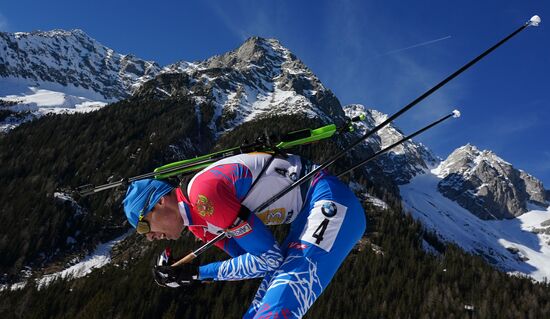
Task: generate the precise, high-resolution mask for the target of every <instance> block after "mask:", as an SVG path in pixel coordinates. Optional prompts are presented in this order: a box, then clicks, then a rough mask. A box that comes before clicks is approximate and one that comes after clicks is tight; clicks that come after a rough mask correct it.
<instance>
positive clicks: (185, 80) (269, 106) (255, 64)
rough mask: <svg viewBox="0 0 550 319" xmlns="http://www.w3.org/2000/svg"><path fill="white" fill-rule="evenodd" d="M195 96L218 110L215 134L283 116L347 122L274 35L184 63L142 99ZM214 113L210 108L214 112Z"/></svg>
mask: <svg viewBox="0 0 550 319" xmlns="http://www.w3.org/2000/svg"><path fill="white" fill-rule="evenodd" d="M178 95H180V96H181V95H190V96H192V97H193V99H194V100H195V101H196V103H197V112H200V109H201V108H204V107H206V108H208V109H211V110H212V111H213V114H214V115H213V116H212V118H211V120H210V123H209V126H210V127H211V128H212V129H213V130H214V131H215V132H221V131H225V130H228V129H232V128H234V127H236V126H238V125H239V124H242V123H243V122H246V121H250V120H252V119H257V118H262V117H270V116H274V115H284V114H301V115H305V116H308V117H320V118H321V119H324V120H325V121H327V122H328V121H338V120H340V121H343V120H344V113H343V111H342V107H341V105H340V102H339V101H338V99H337V98H336V97H335V96H334V94H333V93H332V92H331V91H330V90H329V89H327V88H325V87H324V86H323V84H322V83H321V82H320V81H319V79H318V78H317V77H316V76H315V75H314V74H313V73H312V72H311V71H310V70H309V69H308V68H307V67H306V66H305V65H304V64H303V63H302V62H301V61H300V60H298V59H297V58H296V57H295V56H294V55H293V54H292V53H291V52H290V51H289V50H288V49H286V48H285V47H283V46H282V45H281V44H280V43H279V41H277V40H275V39H263V38H259V37H252V38H250V39H248V40H247V41H246V42H244V43H243V44H242V45H241V46H240V47H239V48H237V49H236V50H233V51H230V52H227V53H225V54H223V55H220V56H214V57H212V58H210V59H207V60H205V61H201V62H195V63H188V62H179V63H176V64H173V65H170V66H167V67H166V68H164V69H163V70H162V72H161V74H160V75H158V76H157V77H156V78H155V79H154V80H152V81H149V82H148V83H146V84H145V85H143V86H142V87H141V88H140V90H138V92H137V93H136V96H137V97H153V98H166V97H169V96H172V97H173V96H178ZM212 111H211V112H212Z"/></svg>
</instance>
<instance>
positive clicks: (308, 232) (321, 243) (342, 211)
mask: <svg viewBox="0 0 550 319" xmlns="http://www.w3.org/2000/svg"><path fill="white" fill-rule="evenodd" d="M347 210H348V208H347V207H346V206H343V205H340V204H339V203H337V202H334V201H330V200H320V201H317V202H315V204H314V207H313V209H312V210H311V212H310V214H309V216H308V218H307V223H306V226H305V227H306V228H305V229H304V230H303V231H302V234H301V235H300V239H301V240H303V241H307V242H308V243H311V244H313V245H315V246H317V247H319V248H321V249H323V250H325V251H327V252H329V251H330V250H331V249H332V245H334V242H335V241H336V238H337V237H338V233H339V232H340V227H342V223H343V222H344V218H345V217H346V212H347Z"/></svg>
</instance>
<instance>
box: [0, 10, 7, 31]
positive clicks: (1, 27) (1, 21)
mask: <svg viewBox="0 0 550 319" xmlns="http://www.w3.org/2000/svg"><path fill="white" fill-rule="evenodd" d="M5 31H8V19H6V18H5V17H4V16H3V15H2V13H0V32H5Z"/></svg>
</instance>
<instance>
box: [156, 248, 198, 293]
mask: <svg viewBox="0 0 550 319" xmlns="http://www.w3.org/2000/svg"><path fill="white" fill-rule="evenodd" d="M172 263H173V260H172V256H171V253H170V248H166V249H165V250H164V251H163V252H162V254H160V256H159V257H158V259H157V262H156V264H155V266H154V267H153V278H154V279H155V282H156V283H157V284H158V285H159V286H162V287H168V288H179V287H184V286H192V285H195V284H198V283H200V280H198V279H197V278H198V274H199V269H198V267H197V265H196V264H193V263H191V264H184V265H181V266H178V267H172V266H170V265H171V264H172Z"/></svg>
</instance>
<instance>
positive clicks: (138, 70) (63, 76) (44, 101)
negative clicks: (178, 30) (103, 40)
mask: <svg viewBox="0 0 550 319" xmlns="http://www.w3.org/2000/svg"><path fill="white" fill-rule="evenodd" d="M159 71H160V67H159V66H158V65H157V64H156V63H154V62H151V61H143V60H140V59H138V58H135V57H133V56H131V55H122V54H119V53H116V52H114V51H113V50H112V49H109V48H107V47H105V46H103V45H102V44H100V43H99V42H97V41H96V40H94V39H92V38H90V37H89V36H87V35H86V34H85V33H84V32H82V31H81V30H71V31H64V30H53V31H47V32H42V31H37V32H16V33H4V32H0V111H3V115H2V113H0V132H6V131H8V130H10V129H12V128H14V127H15V126H17V125H19V124H20V123H22V122H26V121H29V120H32V119H34V118H37V117H40V116H43V115H45V114H51V113H69V114H70V113H76V112H89V111H93V110H96V109H98V108H100V107H102V106H104V105H106V104H107V103H110V102H114V101H117V100H119V99H121V98H124V97H127V96H129V95H130V94H131V93H132V92H133V91H134V90H135V89H136V87H139V86H140V85H141V84H142V83H143V82H145V81H147V80H149V79H150V78H151V77H152V76H154V75H156V74H157V73H158V72H159Z"/></svg>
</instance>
